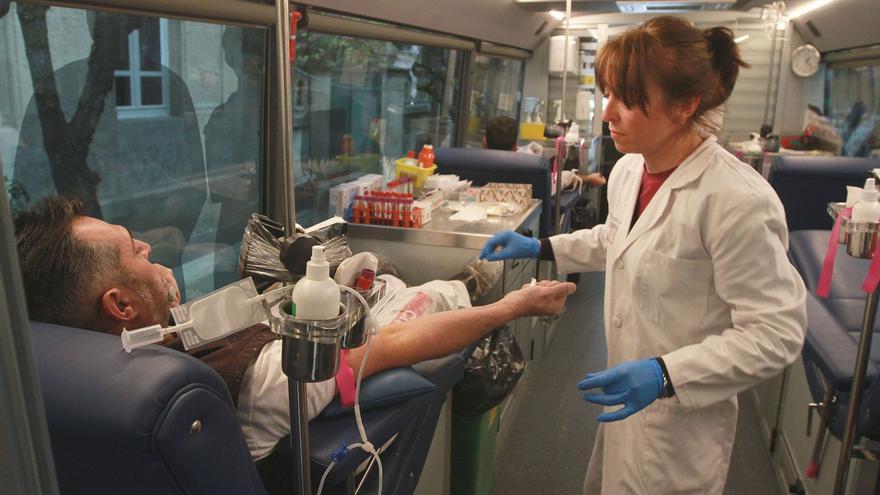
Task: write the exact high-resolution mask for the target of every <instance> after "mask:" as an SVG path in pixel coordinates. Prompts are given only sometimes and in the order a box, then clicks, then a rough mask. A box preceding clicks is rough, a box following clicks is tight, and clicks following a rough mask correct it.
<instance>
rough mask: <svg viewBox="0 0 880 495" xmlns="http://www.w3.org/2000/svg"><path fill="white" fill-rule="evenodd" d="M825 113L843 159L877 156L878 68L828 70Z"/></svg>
mask: <svg viewBox="0 0 880 495" xmlns="http://www.w3.org/2000/svg"><path fill="white" fill-rule="evenodd" d="M827 83H828V84H827V88H828V94H829V98H828V102H827V105H828V108H827V110H828V113H829V115H828V116H829V118H830V120H831V122H832V123H833V124H834V127H835V128H836V129H837V132H838V133H839V134H840V138H841V140H842V141H843V148H842V150H841V154H842V155H844V156H871V155H878V154H880V125H878V120H880V66H877V65H864V66H857V67H846V68H835V69H829V70H828V72H827Z"/></svg>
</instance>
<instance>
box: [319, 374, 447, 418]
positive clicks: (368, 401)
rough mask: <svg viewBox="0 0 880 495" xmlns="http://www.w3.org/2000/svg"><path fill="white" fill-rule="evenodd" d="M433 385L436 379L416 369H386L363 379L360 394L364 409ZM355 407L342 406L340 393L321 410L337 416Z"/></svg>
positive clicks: (409, 396) (405, 397)
mask: <svg viewBox="0 0 880 495" xmlns="http://www.w3.org/2000/svg"><path fill="white" fill-rule="evenodd" d="M352 371H354V376H355V377H354V379H355V380H357V373H358V370H356V369H355V370H352ZM434 388H435V387H434V384H433V383H431V382H429V381H428V380H426V379H425V378H423V377H422V375H420V374H418V373H416V372H415V371H413V369H412V368H394V369H390V370H386V371H383V372H382V373H378V374H376V375H373V376H371V377H369V378H366V379H364V380H362V382H361V391H360V396H359V401H360V407H361V412H364V411H369V410H371V409H376V408H378V407H384V406H390V405H392V404H397V403H399V402H403V401H406V400H409V399H412V398H413V397H417V396H419V395H422V394H426V393H428V392H430V391H432V390H434ZM353 409H354V407H353V406H347V407H342V404H341V403H340V401H339V395H338V394H337V395H336V397H334V398H333V400H332V401H331V402H330V404H328V405H327V407H325V408H324V410H323V411H321V416H322V417H324V418H335V417H337V416H341V415H345V414H350V413H351V412H352V410H353Z"/></svg>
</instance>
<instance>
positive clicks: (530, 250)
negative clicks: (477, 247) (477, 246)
mask: <svg viewBox="0 0 880 495" xmlns="http://www.w3.org/2000/svg"><path fill="white" fill-rule="evenodd" d="M498 246H501V247H502V248H503V249H501V251H499V252H497V253H496V252H495V248H496V247H498ZM540 250H541V241H539V240H537V239H535V238H534V237H526V236H524V235H521V234H517V233H516V232H514V231H512V230H505V231H504V232H499V233H497V234H495V235H493V236H492V238H491V239H489V240H488V241H487V242H486V245H485V246H483V250H482V251H480V258H483V259H487V260H489V261H498V260H510V259H517V258H537V257H538V252H539V251H540Z"/></svg>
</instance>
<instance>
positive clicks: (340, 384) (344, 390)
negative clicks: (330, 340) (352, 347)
mask: <svg viewBox="0 0 880 495" xmlns="http://www.w3.org/2000/svg"><path fill="white" fill-rule="evenodd" d="M354 388H355V387H354V372H353V371H352V370H351V366H350V365H349V364H348V349H342V350H341V351H340V352H339V371H337V372H336V390H338V391H339V402H340V404H341V405H342V407H349V406H352V405H354V395H355V389H354Z"/></svg>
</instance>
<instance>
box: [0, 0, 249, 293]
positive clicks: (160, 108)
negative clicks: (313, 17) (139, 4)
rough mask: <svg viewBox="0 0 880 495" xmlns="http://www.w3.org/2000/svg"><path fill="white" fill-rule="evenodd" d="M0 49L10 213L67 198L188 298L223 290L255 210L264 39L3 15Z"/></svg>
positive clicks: (76, 16) (137, 20)
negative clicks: (138, 245) (109, 226)
mask: <svg viewBox="0 0 880 495" xmlns="http://www.w3.org/2000/svg"><path fill="white" fill-rule="evenodd" d="M47 26H51V28H52V29H47ZM245 33H247V34H245ZM0 38H2V39H3V40H4V43H3V44H2V45H0V71H2V72H3V73H4V74H7V76H6V78H4V79H3V81H0V160H2V162H0V163H2V171H3V176H4V183H5V186H6V188H7V191H8V193H9V196H10V199H11V202H12V207H13V210H14V211H13V212H15V211H18V210H21V209H23V208H26V207H28V206H29V205H31V204H33V203H34V202H35V201H37V200H39V199H40V198H42V197H44V196H46V195H49V194H60V195H68V196H78V197H80V198H81V199H82V200H83V201H84V202H85V204H86V205H87V207H88V212H89V214H90V215H93V216H96V217H99V218H103V219H104V220H107V221H108V222H111V223H118V224H122V225H124V226H126V227H128V228H129V229H130V230H131V231H132V232H134V233H135V235H136V236H137V237H139V238H141V239H142V240H144V241H147V242H150V243H151V244H152V245H153V250H152V255H151V256H152V258H153V261H155V262H159V263H162V264H164V265H167V266H169V267H172V268H173V269H174V271H175V275H176V277H177V278H178V280H179V281H180V282H181V284H180V285H181V289H183V290H184V292H185V296H186V297H188V298H192V297H195V296H198V295H200V294H204V293H206V292H209V291H211V290H213V289H214V288H216V287H218V286H220V285H224V284H226V283H229V282H231V281H232V280H235V279H236V278H237V276H236V264H237V260H238V249H239V245H240V243H241V236H242V232H243V230H244V225H245V224H246V222H247V218H248V216H249V214H250V213H251V212H253V211H259V209H260V188H259V183H260V181H259V175H260V172H259V167H258V164H259V163H260V149H261V139H260V135H261V128H260V123H261V118H260V114H261V109H262V106H263V105H262V93H261V92H260V91H254V90H253V88H254V87H260V82H259V81H261V80H262V77H263V74H264V72H265V71H264V63H263V59H262V57H263V51H264V43H265V41H264V40H265V32H264V31H261V30H248V29H243V28H239V27H224V26H218V25H213V24H205V23H197V22H185V21H176V20H168V19H157V18H148V17H139V16H129V15H121V14H113V13H106V12H94V11H86V10H80V9H68V8H61V7H48V8H47V7H44V6H36V5H28V4H13V5H12V9H11V11H10V12H9V14H7V15H6V16H4V17H3V18H2V19H0ZM119 40H128V43H120V42H119ZM255 81H257V82H255ZM35 88H38V89H40V91H35ZM203 143H204V145H203ZM206 158H207V159H206Z"/></svg>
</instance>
